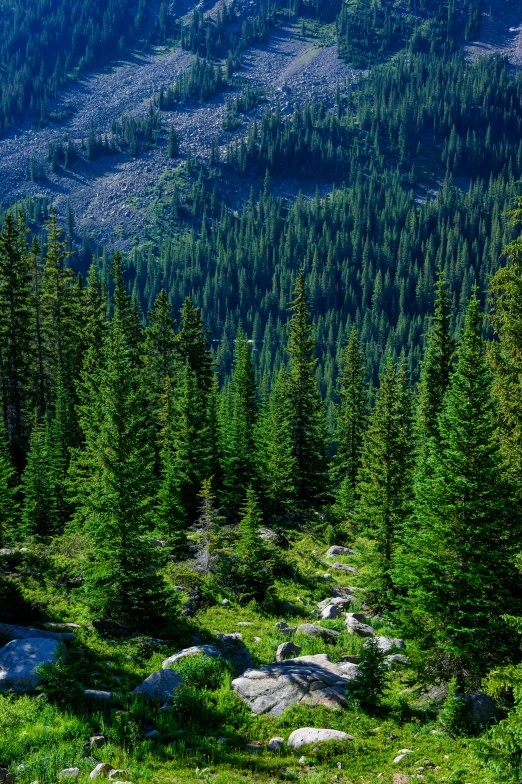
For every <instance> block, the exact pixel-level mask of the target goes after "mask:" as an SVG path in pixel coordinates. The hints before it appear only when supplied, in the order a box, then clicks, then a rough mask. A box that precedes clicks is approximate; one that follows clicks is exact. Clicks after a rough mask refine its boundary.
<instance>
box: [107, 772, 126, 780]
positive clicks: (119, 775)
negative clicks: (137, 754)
mask: <svg viewBox="0 0 522 784" xmlns="http://www.w3.org/2000/svg"><path fill="white" fill-rule="evenodd" d="M128 775H129V774H128V773H127V771H126V770H111V771H110V772H109V781H116V780H117V779H123V778H125V777H126V776H128Z"/></svg>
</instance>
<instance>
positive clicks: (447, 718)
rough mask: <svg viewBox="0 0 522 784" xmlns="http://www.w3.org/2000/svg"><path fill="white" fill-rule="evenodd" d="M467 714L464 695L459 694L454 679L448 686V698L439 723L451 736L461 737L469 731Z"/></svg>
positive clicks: (440, 714)
mask: <svg viewBox="0 0 522 784" xmlns="http://www.w3.org/2000/svg"><path fill="white" fill-rule="evenodd" d="M467 712H468V711H467V705H466V702H465V700H464V695H463V694H459V692H458V688H457V681H456V679H455V678H452V679H451V681H450V682H449V684H448V696H447V697H446V699H445V701H444V705H443V706H442V710H441V711H440V713H439V721H440V723H441V724H442V726H443V727H444V729H445V730H446V732H449V734H450V735H452V736H455V735H461V734H463V733H465V732H466V731H467V730H468V729H469V722H468V721H467V720H466V718H467Z"/></svg>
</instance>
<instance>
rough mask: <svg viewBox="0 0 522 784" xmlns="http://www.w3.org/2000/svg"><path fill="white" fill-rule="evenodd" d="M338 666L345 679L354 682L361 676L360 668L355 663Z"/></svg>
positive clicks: (342, 663) (343, 663) (344, 663)
mask: <svg viewBox="0 0 522 784" xmlns="http://www.w3.org/2000/svg"><path fill="white" fill-rule="evenodd" d="M337 666H338V668H339V670H340V671H341V672H342V673H343V675H344V677H345V678H347V679H348V680H349V681H352V680H353V679H354V678H358V677H359V675H360V674H361V671H360V669H359V667H358V666H357V665H356V664H354V663H353V662H340V663H339V664H338V665H337Z"/></svg>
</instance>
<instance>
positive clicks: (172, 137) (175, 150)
mask: <svg viewBox="0 0 522 784" xmlns="http://www.w3.org/2000/svg"><path fill="white" fill-rule="evenodd" d="M167 155H168V156H169V158H177V157H178V155H179V138H178V134H177V133H176V129H175V128H174V126H173V125H171V126H170V129H169V141H168V144H167Z"/></svg>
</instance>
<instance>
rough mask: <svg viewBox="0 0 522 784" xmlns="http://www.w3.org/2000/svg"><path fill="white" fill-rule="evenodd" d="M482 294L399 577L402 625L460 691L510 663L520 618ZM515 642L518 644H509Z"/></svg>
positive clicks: (514, 521)
mask: <svg viewBox="0 0 522 784" xmlns="http://www.w3.org/2000/svg"><path fill="white" fill-rule="evenodd" d="M481 332H482V316H481V313H480V308H479V302H478V299H477V296H476V288H475V290H474V292H473V296H472V299H471V301H470V303H469V306H468V309H467V312H466V319H465V325H464V330H463V334H462V339H461V342H460V345H459V349H458V362H457V366H456V369H455V371H454V372H453V373H452V375H451V377H450V382H449V385H448V390H447V393H446V398H445V401H444V405H443V409H442V412H441V414H440V416H439V433H440V437H439V441H438V443H437V444H436V446H435V448H434V449H433V450H432V452H431V454H430V463H429V471H428V474H427V477H426V481H425V483H424V488H423V492H422V493H418V495H417V499H416V507H417V508H416V519H417V520H418V523H419V524H418V526H417V527H416V528H415V530H414V531H412V532H410V535H409V537H408V542H407V546H406V547H405V550H404V554H403V557H402V559H401V561H400V563H399V564H398V568H397V571H396V577H397V579H398V580H399V581H400V583H401V585H402V586H403V587H406V588H407V589H408V598H407V600H405V602H404V607H403V610H404V612H403V616H404V620H405V623H406V624H407V625H408V627H409V629H410V631H411V633H412V634H413V635H414V636H416V637H417V638H418V640H419V644H420V646H421V648H423V649H424V650H425V651H430V657H431V659H432V664H433V666H434V667H438V668H439V670H440V671H441V674H442V675H444V676H445V677H447V676H450V677H455V678H456V679H457V683H458V686H459V689H462V688H464V686H465V685H466V682H468V683H469V684H471V685H474V684H477V683H478V682H479V681H480V678H481V677H482V675H483V674H484V673H485V672H486V671H487V670H488V669H489V668H490V667H491V666H492V665H493V664H494V663H495V661H497V662H498V661H501V660H502V659H503V658H504V657H506V655H508V652H509V647H510V634H509V632H508V630H507V627H506V624H505V622H504V621H503V620H502V615H501V614H500V613H499V612H498V607H499V606H501V607H502V611H503V613H513V612H514V611H518V610H519V609H520V601H519V599H518V598H517V599H515V596H517V589H516V584H517V580H518V575H517V572H518V570H517V569H516V568H515V566H514V563H513V557H514V554H515V553H516V551H517V550H518V549H519V548H520V539H521V537H520V533H519V531H520V520H519V515H518V514H515V510H514V507H513V505H512V504H511V503H510V489H509V487H508V486H506V484H505V482H504V481H503V477H502V472H501V458H500V452H499V445H498V441H497V440H496V439H495V437H494V435H495V433H494V404H493V400H492V397H491V376H490V372H489V370H488V367H487V364H486V359H485V349H484V343H483V341H482V337H481ZM511 642H512V641H511Z"/></svg>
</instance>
